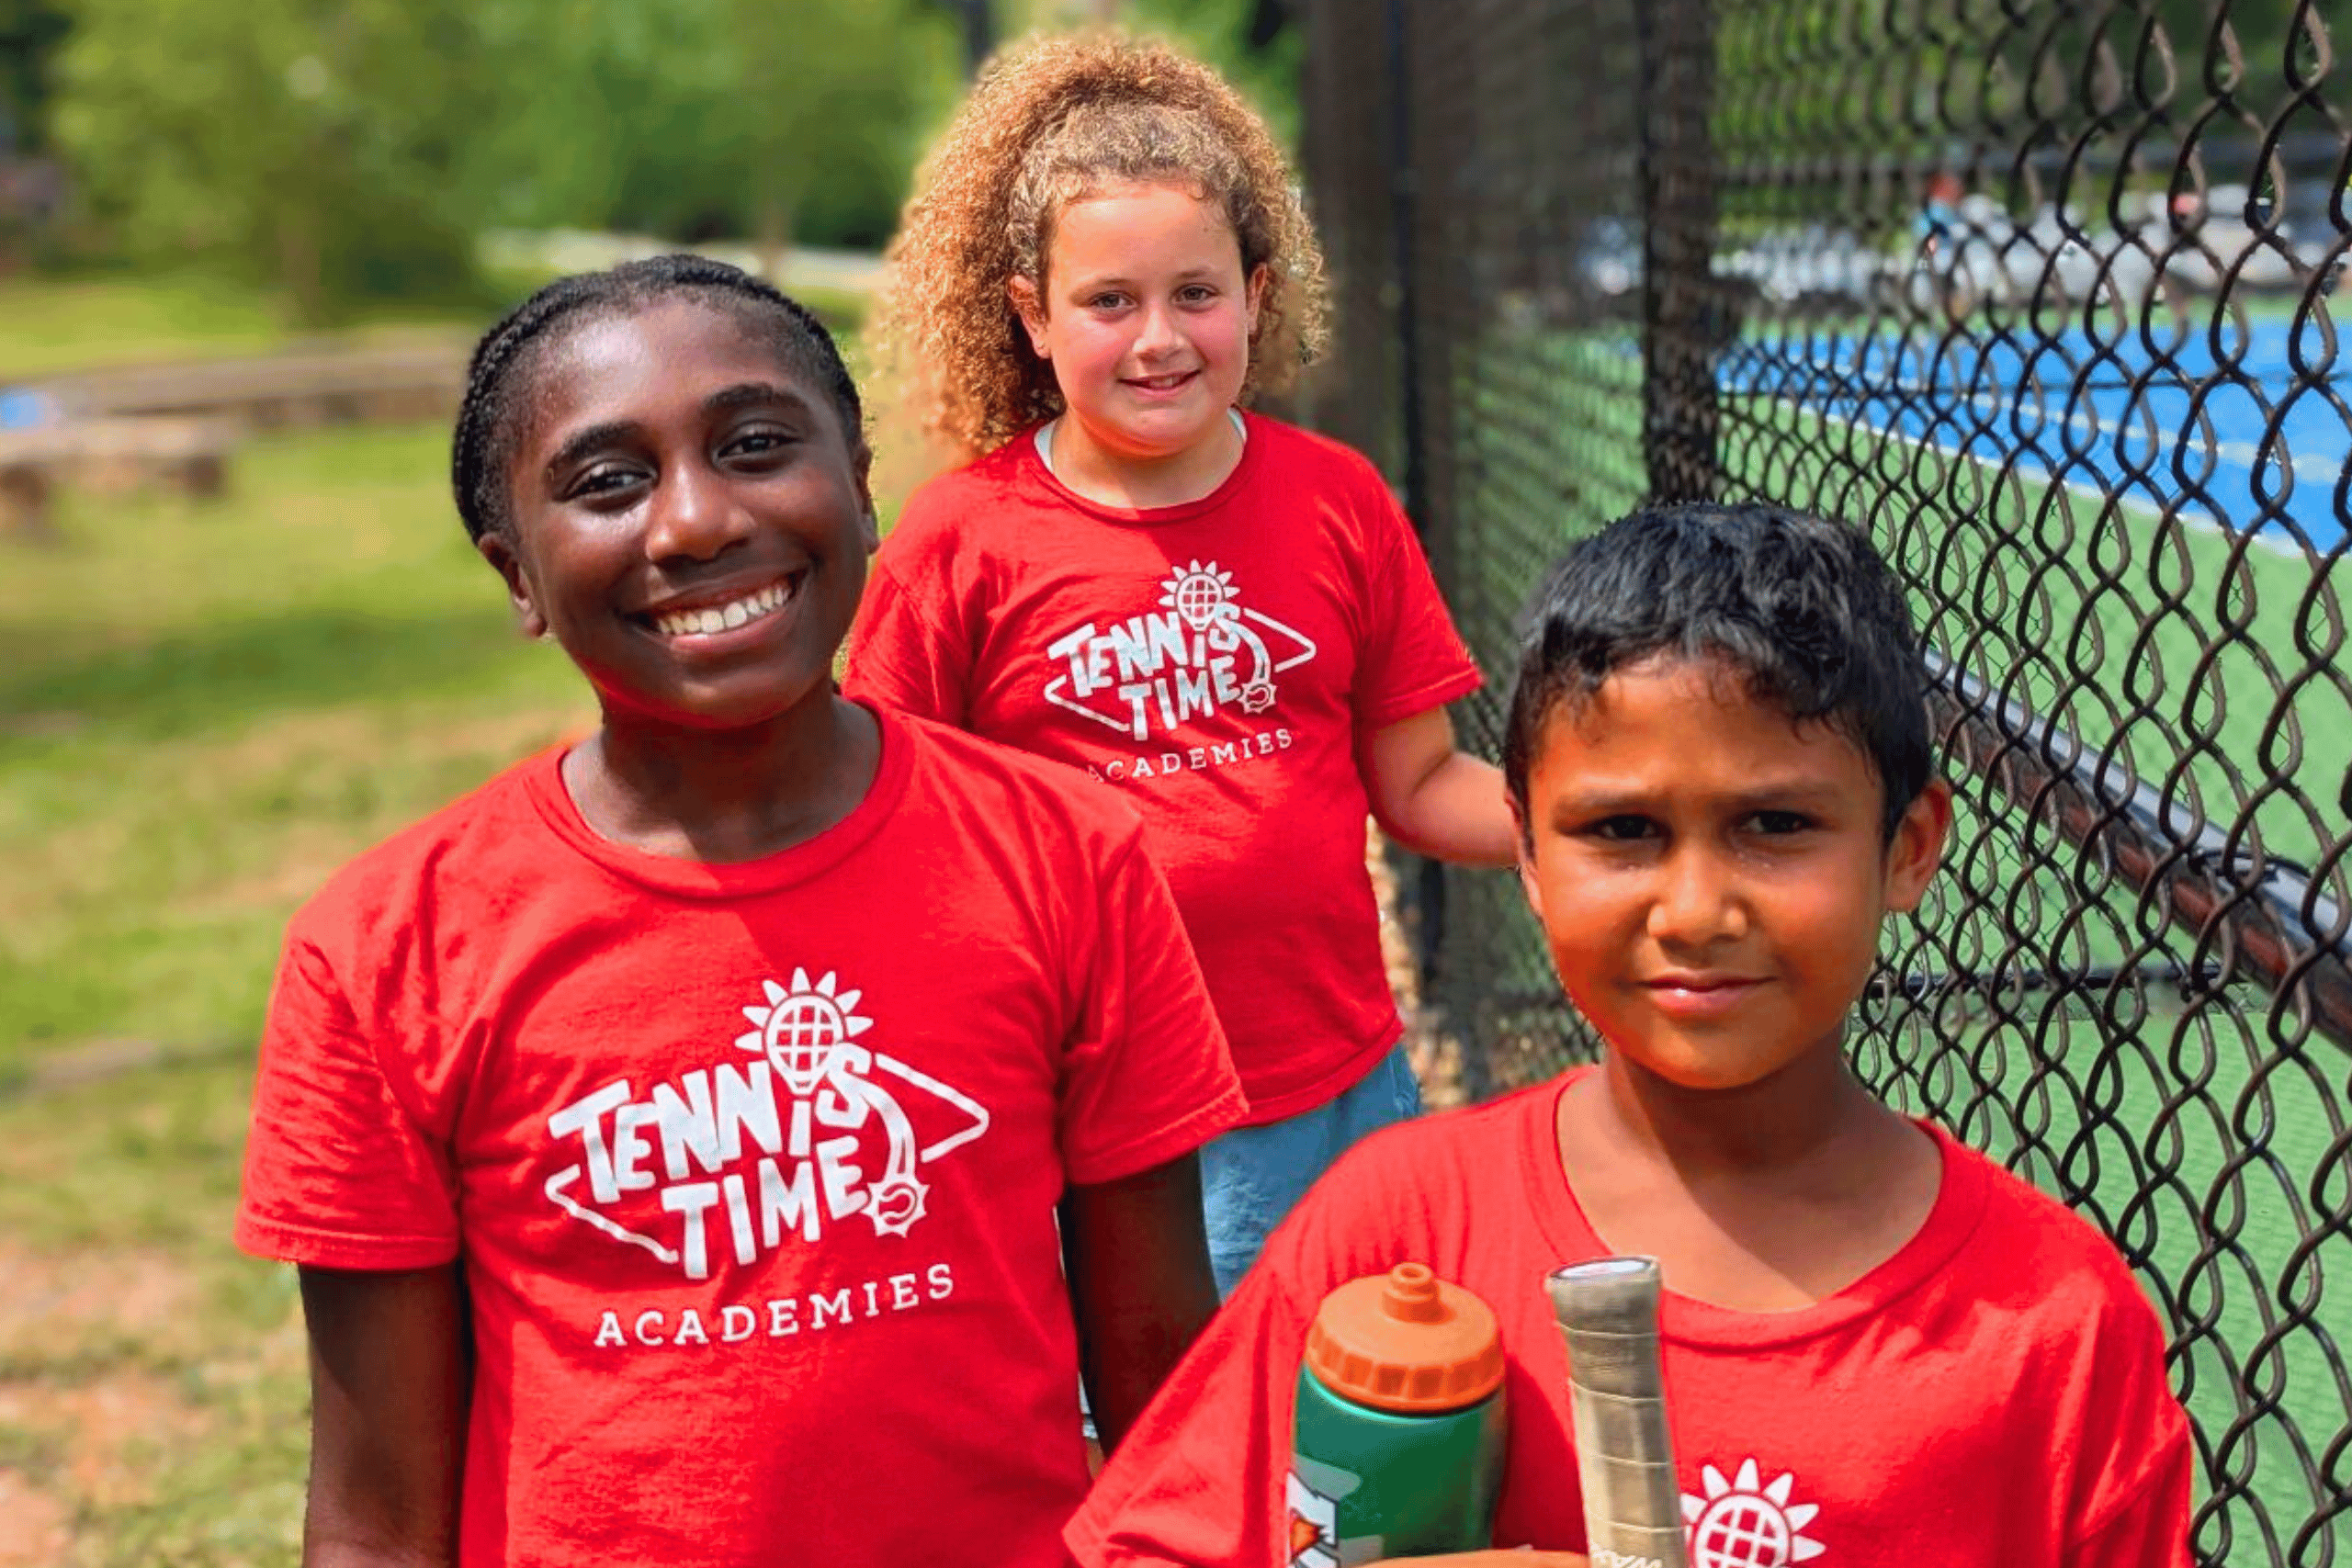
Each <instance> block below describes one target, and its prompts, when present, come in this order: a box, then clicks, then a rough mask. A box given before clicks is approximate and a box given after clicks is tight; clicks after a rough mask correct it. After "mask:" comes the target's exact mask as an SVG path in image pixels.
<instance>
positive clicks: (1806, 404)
mask: <svg viewBox="0 0 2352 1568" xmlns="http://www.w3.org/2000/svg"><path fill="white" fill-rule="evenodd" d="M2215 346H2216V345H2215V344H2214V343H2213V341H2212V340H2211V338H2210V337H2207V336H2203V335H2199V336H2192V337H2189V338H2188V339H2187V340H2186V341H2184V342H2180V343H2178V344H2174V343H2170V342H2165V341H2162V340H2159V341H2158V342H2156V343H2154V344H2151V343H2148V342H2145V341H2143V339H2142V338H2141V337H2140V336H2139V335H2138V334H2137V333H2131V334H2129V335H2126V336H2124V337H2122V338H2120V340H2094V339H2093V338H2091V337H2090V336H2089V335H2088V334H2086V333H2084V332H2082V331H2081V330H2080V329H2079V328H2076V329H2074V330H2071V331H2069V332H2067V333H2065V334H2064V335H2063V336H2058V337H2052V338H2041V337H2035V336H2020V337H2018V338H2016V339H2012V338H2009V337H2007V336H2002V335H1997V334H1993V333H1985V334H1981V335H1976V334H1954V335H1953V336H1951V338H1950V339H1949V340H1947V341H1939V342H1923V341H1918V340H1917V337H1916V334H1913V335H1912V336H1910V337H1909V339H1908V340H1907V341H1906V339H1905V338H1903V337H1894V336H1887V337H1877V336H1873V337H1868V338H1862V339H1851V338H1849V339H1814V340H1811V341H1804V340H1798V339H1793V338H1791V339H1756V340H1750V341H1748V342H1747V343H1743V344H1740V345H1739V346H1738V347H1737V348H1736V349H1734V350H1732V351H1731V352H1730V353H1729V354H1727V355H1725V356H1724V360H1723V362H1722V368H1721V371H1720V377H1721V384H1722V386H1723V389H1724V391H1725V392H1727V393H1730V394H1733V395H1747V396H1754V397H1761V398H1768V399H1772V400H1780V401H1784V402H1787V403H1792V404H1795V405H1797V406H1799V407H1802V408H1804V409H1808V410H1810V411H1812V412H1815V413H1819V414H1822V415H1825V416H1827V417H1830V418H1835V419H1841V420H1847V421H1850V422H1853V423H1858V424H1860V425H1863V426H1866V427H1868V428H1871V429H1873V430H1878V431H1883V432H1887V433H1890V434H1895V435H1899V436H1902V437H1904V438H1905V439H1907V440H1911V441H1917V442H1921V443H1924V444H1927V445H1929V446H1934V447H1936V448H1938V449H1939V450H1941V451H1944V452H1946V453H1950V454H1954V455H1959V454H1965V455H1967V456H1968V457H1972V458H1975V459H1978V460H1980V461H1982V462H1984V463H1986V464H1989V465H1993V466H1996V467H1998V466H2000V465H2003V464H2011V465H2013V468H2014V471H2015V472H2017V473H2018V475H2019V476H2020V477H2022V478H2025V479H2030V480H2038V481H2041V482H2042V483H2051V482H2057V483H2063V484H2066V485H2069V486H2073V487H2075V488H2077V489H2080V490H2084V491H2098V492H2102V493H2106V492H2120V493H2121V494H2122V495H2123V496H2124V497H2125V498H2126V499H2127V500H2128V501H2130V502H2131V503H2132V504H2134V505H2136V506H2140V507H2144V508H2147V509H2149V510H2152V511H2157V510H2163V509H2165V508H2168V507H2177V511H2178V513H2179V515H2180V516H2181V517H2183V518H2184V519H2186V520H2190V521H2199V522H2204V523H2209V524H2214V525H2223V526H2227V527H2230V528H2233V529H2236V530H2239V531H2241V532H2245V531H2251V532H2252V533H2253V534H2254V535H2255V536H2256V538H2257V539H2259V540H2260V541H2261V542H2263V543H2264V544H2267V545H2270V546H2272V547H2277V548H2280V549H2290V548H2307V549H2312V550H2319V551H2324V550H2327V549H2330V548H2333V547H2335V546H2336V545H2337V544H2339V543H2340V542H2341V541H2342V540H2343V539H2344V538H2345V536H2346V531H2347V527H2348V526H2352V521H2348V520H2352V496H2347V494H2346V491H2347V486H2352V406H2347V398H2352V342H2347V343H2342V344H2339V343H2338V342H2336V341H2335V339H2333V338H2332V337H2331V336H2330V335H2329V334H2328V333H2325V332H2324V331H2323V330H2321V328H2320V327H2319V326H2318V325H2317V324H2315V323H2311V324H2306V326H2305V327H2304V329H2303V330H2302V332H2301V333H2296V332H2295V330H2294V323H2293V322H2292V321H2285V320H2279V321H2255V322H2253V323H2251V324H2250V325H2249V326H2248V327H2247V328H2245V330H2244V331H2239V330H2236V329H2234V328H2232V329H2229V330H2228V331H2226V332H2225V333H2224V334H2223V337H2222V343H2221V344H2220V345H2219V346H2220V348H2221V351H2222V352H2221V353H2220V354H2219V355H2216V353H2215V352H2214V350H2215Z"/></svg>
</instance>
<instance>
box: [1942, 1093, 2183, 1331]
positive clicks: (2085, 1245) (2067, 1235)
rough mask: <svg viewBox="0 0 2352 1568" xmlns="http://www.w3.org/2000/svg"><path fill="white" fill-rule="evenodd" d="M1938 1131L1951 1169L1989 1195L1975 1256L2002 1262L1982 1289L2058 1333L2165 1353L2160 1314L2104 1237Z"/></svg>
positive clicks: (1981, 1282)
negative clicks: (2113, 1337) (2122, 1338)
mask: <svg viewBox="0 0 2352 1568" xmlns="http://www.w3.org/2000/svg"><path fill="white" fill-rule="evenodd" d="M1935 1132H1936V1137H1937V1140H1938V1142H1939V1143H1940V1144H1942V1145H1943V1147H1944V1151H1945V1156H1944V1157H1945V1159H1946V1161H1947V1162H1948V1168H1949V1169H1950V1170H1951V1171H1952V1172H1953V1173H1955V1174H1961V1175H1963V1176H1964V1178H1965V1179H1971V1180H1973V1181H1974V1182H1976V1183H1978V1184H1980V1186H1981V1190H1982V1192H1983V1195H1984V1196H1983V1209H1982V1212H1981V1213H1980V1215H1979V1218H1978V1221H1977V1229H1976V1235H1975V1241H1976V1246H1975V1247H1973V1249H1972V1250H1973V1252H1974V1253H1975V1255H1976V1257H1977V1258H1979V1259H1980V1260H1986V1261H1990V1260H1997V1263H1998V1269H1997V1276H1998V1277H1997V1278H1996V1277H1986V1278H1982V1279H1980V1280H1978V1283H1977V1288H1978V1289H1980V1290H1982V1291H1983V1292H1985V1293H1986V1294H1987V1295H2001V1296H2010V1295H2014V1296H2015V1297H2016V1298H2017V1304H2018V1305H2019V1306H2021V1307H2024V1308H2026V1309H2027V1310H2029V1311H2030V1314H2031V1315H2033V1316H2035V1317H2038V1318H2040V1319H2041V1320H2042V1321H2043V1322H2044V1323H2045V1324H2047V1325H2048V1326H2049V1327H2050V1329H2051V1330H2052V1332H2053V1333H2064V1332H2066V1331H2067V1330H2068V1329H2070V1328H2071V1329H2076V1330H2081V1331H2088V1332H2094V1333H2097V1334H2098V1335H2101V1336H2106V1335H2110V1334H2115V1333H2119V1332H2120V1333H2122V1334H2124V1335H2126V1336H2127V1337H2129V1338H2130V1339H2131V1340H2133V1341H2137V1342H2138V1343H2139V1345H2140V1346H2141V1347H2143V1348H2154V1350H2155V1351H2156V1352H2157V1353H2159V1354H2160V1353H2161V1351H2162V1347H2163V1333H2162V1328H2161V1325H2160V1324H2159V1322H2158V1320H2157V1317H2156V1313H2155V1308H2154V1305H2153V1304H2152V1303H2150V1302H2149V1300H2148V1298H2147V1295H2146V1293H2145V1292H2143V1290H2142V1289H2141V1287H2140V1282H2139V1280H2137V1279H2136V1278H2135V1277H2134V1276H2133V1274H2132V1272H2131V1265H2130V1264H2128V1263H2127V1262H2125V1261H2124V1258H2123V1254H2122V1253H2121V1252H2120V1251H2119V1250H2117V1247H2116V1245H2115V1243H2114V1242H2113V1241H2112V1240H2111V1239H2109V1237H2108V1235H2106V1233H2104V1232H2103V1231H2101V1230H2100V1229H2099V1228H2098V1226H2097V1225H2094V1224H2091V1222H2090V1221H2088V1220H2086V1219H2085V1218H2084V1217H2083V1216H2082V1215H2081V1214H2078V1213H2075V1211H2074V1210H2072V1209H2070V1208H2068V1207H2067V1206H2066V1205H2065V1204H2064V1203H2062V1202H2060V1201H2058V1200H2057V1199H2055V1198H2053V1197H2052V1196H2051V1195H2050V1194H2048V1193H2047V1192H2044V1191H2042V1190H2041V1189H2040V1188H2038V1187H2035V1186H2034V1185H2033V1184H2032V1183H2030V1182H2029V1181H2027V1180H2026V1179H2024V1178H2022V1177H2020V1176H2018V1175H2017V1174H2016V1173H2014V1172H2013V1171H2010V1170H2008V1169H2007V1168H2004V1167H2002V1166H2001V1165H2000V1164H1999V1163H1998V1162H1997V1161H1996V1160H1994V1159H1992V1158H1990V1157H1989V1156H1985V1155H1984V1154H1983V1153H1980V1152H1979V1151H1977V1150H1975V1149H1973V1148H1971V1147H1969V1146H1968V1145H1965V1144H1963V1143H1962V1142H1961V1141H1960V1140H1959V1139H1958V1138H1956V1137H1954V1136H1952V1135H1951V1134H1950V1133H1947V1132H1944V1131H1943V1130H1941V1129H1936V1130H1935ZM1980 1267H1982V1265H1981V1263H1980ZM2004 1281H2006V1282H2004Z"/></svg>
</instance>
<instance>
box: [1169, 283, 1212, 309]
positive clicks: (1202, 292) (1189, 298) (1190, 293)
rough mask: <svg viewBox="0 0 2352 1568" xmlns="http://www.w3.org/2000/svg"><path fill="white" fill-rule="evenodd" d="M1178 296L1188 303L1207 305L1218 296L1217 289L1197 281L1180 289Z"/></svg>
mask: <svg viewBox="0 0 2352 1568" xmlns="http://www.w3.org/2000/svg"><path fill="white" fill-rule="evenodd" d="M1176 298H1177V299H1180V300H1182V302H1183V303H1185V304H1187V305H1205V304H1207V303H1208V302H1209V301H1210V300H1212V299H1216V289H1214V288H1210V287H1209V286H1208V285H1207V284H1205V283H1195V284H1192V285H1190V286H1188V287H1187V288H1182V289H1180V290H1178V291H1177V295H1176Z"/></svg>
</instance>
